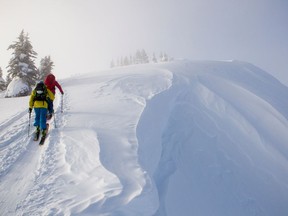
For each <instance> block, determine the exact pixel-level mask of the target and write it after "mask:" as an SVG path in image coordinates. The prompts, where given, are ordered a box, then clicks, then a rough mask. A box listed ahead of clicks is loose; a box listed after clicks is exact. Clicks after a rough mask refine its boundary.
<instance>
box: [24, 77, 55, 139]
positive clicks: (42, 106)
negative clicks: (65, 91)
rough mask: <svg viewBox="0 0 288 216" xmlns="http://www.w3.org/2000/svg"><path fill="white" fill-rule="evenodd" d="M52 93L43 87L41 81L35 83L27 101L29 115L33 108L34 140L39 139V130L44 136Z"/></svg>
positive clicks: (52, 97)
mask: <svg viewBox="0 0 288 216" xmlns="http://www.w3.org/2000/svg"><path fill="white" fill-rule="evenodd" d="M53 99H54V95H53V93H52V92H51V91H50V90H49V89H48V88H47V87H46V86H45V84H44V82H43V81H40V82H39V83H37V85H36V87H35V88H34V90H33V91H32V93H31V95H30V100H29V113H31V112H32V108H33V107H34V112H35V121H34V126H35V127H36V133H35V138H34V139H35V140H38V139H39V135H40V130H41V132H42V136H44V137H45V136H46V115H47V109H48V103H49V101H51V100H52V101H53Z"/></svg>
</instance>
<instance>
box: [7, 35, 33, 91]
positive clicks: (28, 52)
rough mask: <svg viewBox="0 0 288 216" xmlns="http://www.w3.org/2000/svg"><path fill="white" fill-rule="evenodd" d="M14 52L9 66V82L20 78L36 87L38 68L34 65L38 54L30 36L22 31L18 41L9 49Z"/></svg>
mask: <svg viewBox="0 0 288 216" xmlns="http://www.w3.org/2000/svg"><path fill="white" fill-rule="evenodd" d="M10 49H11V50H13V53H12V54H13V57H12V58H11V59H10V61H9V65H8V66H7V68H8V70H7V72H8V80H12V79H13V78H15V77H19V78H20V79H21V80H22V81H23V82H24V83H27V85H28V86H29V87H31V86H33V85H35V83H36V80H37V68H36V66H35V63H34V59H35V58H36V55H37V53H36V52H35V51H34V50H33V47H32V45H31V42H30V40H29V36H28V34H25V33H24V30H22V31H21V33H20V35H19V37H18V40H17V41H15V42H14V43H13V44H12V45H10V46H9V47H8V50H10Z"/></svg>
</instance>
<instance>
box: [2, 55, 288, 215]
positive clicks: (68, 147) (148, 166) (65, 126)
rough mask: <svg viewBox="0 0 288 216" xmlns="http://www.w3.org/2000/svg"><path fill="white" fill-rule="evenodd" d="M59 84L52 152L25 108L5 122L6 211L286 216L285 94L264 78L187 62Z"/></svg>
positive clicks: (243, 69)
mask: <svg viewBox="0 0 288 216" xmlns="http://www.w3.org/2000/svg"><path fill="white" fill-rule="evenodd" d="M62 86H63V87H64V91H65V95H64V113H61V112H60V98H61V96H60V95H56V101H55V108H56V115H55V118H54V119H52V120H51V122H50V124H51V130H50V132H49V135H48V137H47V140H46V143H45V145H44V146H42V147H39V146H37V144H36V143H35V142H33V141H32V140H31V137H28V136H27V131H28V125H27V115H28V114H27V115H26V108H25V109H24V108H23V106H12V107H13V109H12V110H10V111H9V112H7V114H6V115H5V116H4V117H3V116H2V117H1V121H0V137H1V138H0V158H1V163H0V182H1V184H0V191H1V198H0V215H59V216H60V215H61V216H62V215H65V216H66V215H102V216H107V215H109V216H116V215H117V216H119V215H120V216H121V215H125V216H135V215H141V216H152V215H155V216H156V215H157V216H166V215H167V216H168V215H179V216H184V215H187V214H189V215H190V214H191V215H192V214H193V215H217V216H218V215H219V216H220V215H221V216H222V215H236V216H242V215H245V216H252V215H253V216H255V215H261V216H262V215H264V216H265V215H267V216H269V215H279V216H285V215H287V212H288V208H287V205H286V203H287V201H288V195H287V194H288V185H287V182H288V172H287V171H288V170H287V169H288V168H287V167H288V166H287V162H288V161H287V159H288V146H287V141H288V135H287V129H288V121H287V119H288V112H287V107H288V100H286V99H287V98H288V89H287V87H286V86H284V85H282V84H281V83H280V82H279V81H278V80H276V79H275V78H273V77H272V76H270V75H269V74H268V73H266V72H265V71H263V70H261V69H259V68H257V67H256V66H254V65H252V64H249V63H246V62H240V61H188V60H179V61H174V62H171V63H165V64H149V65H136V66H129V67H123V68H116V69H111V70H109V71H104V72H97V73H90V74H85V75H80V76H78V77H73V78H69V79H65V80H63V81H62ZM1 100H3V102H6V101H7V102H6V103H7V107H5V104H6V103H2V102H1V105H0V111H2V110H3V111H4V110H6V109H8V104H9V106H10V105H11V103H12V105H13V104H15V105H16V104H17V103H20V102H19V101H20V100H21V103H23V101H24V103H26V102H27V104H28V97H26V99H25V100H27V101H25V100H23V98H22V99H19V101H17V100H15V101H14V100H13V101H11V100H9V101H8V99H4V98H3V99H1ZM27 106H28V105H27ZM2 113H3V112H2ZM9 119H10V120H9ZM53 121H56V122H55V123H56V125H57V128H55V127H54V122H53ZM31 129H32V128H31Z"/></svg>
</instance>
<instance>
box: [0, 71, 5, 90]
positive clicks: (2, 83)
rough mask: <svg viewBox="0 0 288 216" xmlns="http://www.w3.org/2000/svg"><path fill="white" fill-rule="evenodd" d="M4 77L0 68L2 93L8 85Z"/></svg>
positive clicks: (0, 88)
mask: <svg viewBox="0 0 288 216" xmlns="http://www.w3.org/2000/svg"><path fill="white" fill-rule="evenodd" d="M2 76H3V72H2V68H1V67H0V91H4V90H5V89H6V83H5V80H4V79H3V77H2Z"/></svg>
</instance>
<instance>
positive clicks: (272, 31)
mask: <svg viewBox="0 0 288 216" xmlns="http://www.w3.org/2000/svg"><path fill="white" fill-rule="evenodd" d="M287 22H288V1H287V0H0V26H1V29H2V30H1V34H0V67H1V68H2V70H3V71H4V75H5V76H6V73H5V72H6V66H7V65H8V62H9V59H10V58H11V56H12V51H11V50H7V48H8V46H9V45H10V44H12V43H13V41H16V40H17V37H18V36H19V34H20V32H21V30H22V29H24V31H25V32H27V33H29V36H30V41H31V43H32V45H33V48H34V50H35V51H36V52H37V53H38V57H37V60H36V66H39V61H40V59H41V58H43V57H45V56H47V55H50V56H51V59H52V60H53V61H54V64H55V68H54V73H55V74H56V76H58V77H60V78H61V77H67V76H70V75H73V74H79V73H87V72H91V71H95V70H100V69H105V68H109V66H110V62H111V60H112V59H115V60H116V59H117V58H118V57H120V56H126V55H127V56H129V55H130V54H134V52H135V51H136V50H137V49H145V50H146V51H147V52H148V54H152V53H153V52H155V53H156V54H157V55H158V54H159V53H160V52H166V53H167V54H168V55H170V56H172V57H174V58H186V59H191V60H231V59H237V60H242V61H248V62H250V63H253V64H255V65H256V66H259V67H260V68H262V69H264V70H266V71H267V72H269V73H271V74H272V75H274V76H276V78H278V79H280V80H281V81H282V82H283V83H285V84H286V85H288V27H287V26H288V24H287ZM4 78H5V77H4Z"/></svg>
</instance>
